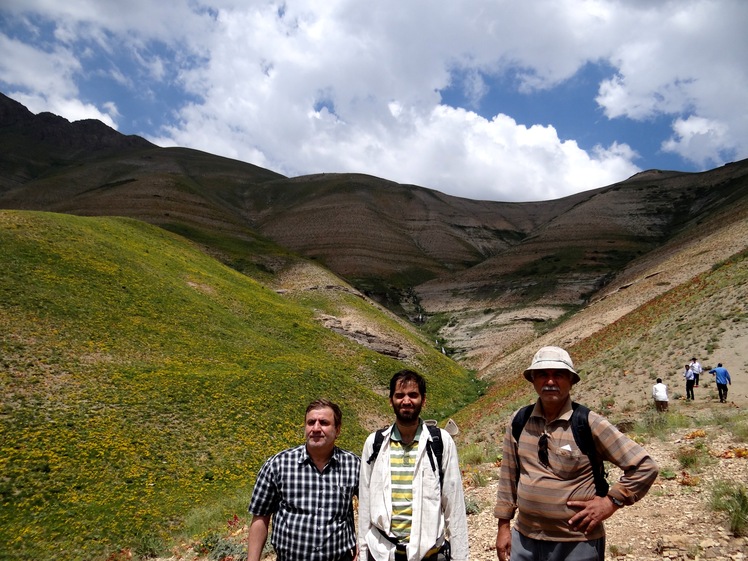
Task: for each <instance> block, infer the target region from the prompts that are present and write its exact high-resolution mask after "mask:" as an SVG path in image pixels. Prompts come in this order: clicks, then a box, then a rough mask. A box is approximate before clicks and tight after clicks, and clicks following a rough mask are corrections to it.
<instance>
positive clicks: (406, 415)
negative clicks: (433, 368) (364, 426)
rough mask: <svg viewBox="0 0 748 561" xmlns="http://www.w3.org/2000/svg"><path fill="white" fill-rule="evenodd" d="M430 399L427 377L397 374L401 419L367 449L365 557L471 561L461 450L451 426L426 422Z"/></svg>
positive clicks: (361, 539)
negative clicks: (423, 414)
mask: <svg viewBox="0 0 748 561" xmlns="http://www.w3.org/2000/svg"><path fill="white" fill-rule="evenodd" d="M425 402H426V382H425V381H424V379H423V377H422V376H420V375H419V374H417V373H416V372H413V371H411V370H401V371H400V372H398V373H397V374H395V375H394V376H393V377H392V380H390V404H391V405H392V409H393V411H394V413H395V424H394V425H392V426H390V427H388V428H387V429H384V430H382V431H377V432H374V433H372V434H370V435H369V437H368V438H367V439H366V443H365V444H364V450H363V454H362V461H361V476H360V480H359V510H358V515H359V518H358V524H359V528H358V544H359V561H367V560H374V561H424V560H425V561H441V560H442V559H444V558H445V555H447V556H449V558H451V559H453V560H454V561H466V560H467V559H468V538H467V520H466V515H465V498H464V494H463V489H462V476H461V473H460V465H459V460H458V457H457V448H456V447H455V444H454V441H453V440H452V437H451V436H450V435H449V434H448V433H447V432H446V431H444V430H441V429H438V428H436V427H428V426H427V425H426V424H425V423H424V422H423V421H422V420H421V418H420V413H421V408H422V407H423V405H424V403H425ZM432 431H433V432H432ZM440 459H441V465H439V460H440ZM450 552H451V553H450Z"/></svg>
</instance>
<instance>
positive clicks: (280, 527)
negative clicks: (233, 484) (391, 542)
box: [247, 399, 360, 561]
mask: <svg viewBox="0 0 748 561" xmlns="http://www.w3.org/2000/svg"><path fill="white" fill-rule="evenodd" d="M341 422H342V413H341V411H340V407H338V406H337V405H336V404H335V403H333V402H331V401H328V400H326V399H319V400H316V401H313V402H312V403H310V404H309V406H308V407H307V410H306V416H305V428H304V435H305V438H306V444H302V445H301V446H297V447H295V448H289V449H287V450H284V451H282V452H279V453H278V454H276V455H275V456H272V457H271V458H269V459H268V460H267V461H266V462H265V464H264V465H263V466H262V468H261V469H260V472H259V473H258V474H257V482H256V483H255V488H254V491H253V492H252V500H251V501H250V504H249V512H250V513H251V514H252V521H251V522H250V525H249V543H248V556H247V558H248V561H259V559H260V556H261V555H262V549H263V547H264V546H265V542H266V541H267V536H268V526H269V524H270V518H271V517H272V518H273V535H272V538H271V540H270V541H271V543H272V544H273V548H274V549H275V552H276V554H277V559H278V561H297V560H299V559H315V560H318V561H352V560H353V559H354V558H355V557H356V555H357V550H356V532H355V528H354V526H353V501H352V499H353V496H354V495H358V476H359V463H360V460H359V458H358V456H356V455H355V454H353V453H351V452H346V451H345V450H341V449H340V448H338V447H337V446H335V440H336V439H337V438H338V436H339V435H340V425H341Z"/></svg>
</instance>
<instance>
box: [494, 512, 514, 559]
mask: <svg viewBox="0 0 748 561" xmlns="http://www.w3.org/2000/svg"><path fill="white" fill-rule="evenodd" d="M509 522H510V521H509V520H503V519H502V520H499V530H498V532H497V533H496V556H497V557H498V558H499V561H509V557H510V556H511V555H512V531H511V529H510V527H509Z"/></svg>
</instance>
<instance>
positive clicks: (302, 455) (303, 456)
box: [298, 444, 340, 465]
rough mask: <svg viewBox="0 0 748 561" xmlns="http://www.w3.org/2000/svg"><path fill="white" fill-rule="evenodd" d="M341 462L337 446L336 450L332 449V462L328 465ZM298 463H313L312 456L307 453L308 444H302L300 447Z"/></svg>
mask: <svg viewBox="0 0 748 561" xmlns="http://www.w3.org/2000/svg"><path fill="white" fill-rule="evenodd" d="M339 461H340V448H338V447H337V446H335V448H333V449H332V456H331V457H330V461H329V462H328V465H330V464H332V463H336V462H339ZM298 463H299V464H304V463H307V464H311V463H313V462H312V458H311V456H310V455H309V453H308V452H307V451H306V444H302V445H301V446H299V456H298Z"/></svg>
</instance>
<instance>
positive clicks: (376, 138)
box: [0, 0, 748, 201]
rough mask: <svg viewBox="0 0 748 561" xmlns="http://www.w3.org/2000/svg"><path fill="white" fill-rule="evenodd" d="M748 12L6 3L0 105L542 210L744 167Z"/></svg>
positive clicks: (567, 0)
mask: <svg viewBox="0 0 748 561" xmlns="http://www.w3.org/2000/svg"><path fill="white" fill-rule="evenodd" d="M746 28H748V2H745V1H743V0H670V1H666V0H662V1H657V0H627V1H624V0H534V1H524V2H518V1H516V0H460V1H459V2H457V1H456V0H450V1H447V0H407V1H403V0H397V1H395V0H380V1H377V2H374V3H372V2H360V1H356V0H298V1H293V0H288V1H286V2H274V1H257V0H216V1H210V0H173V1H166V0H164V1H162V2H152V1H151V0H128V1H126V2H123V1H121V0H66V1H65V2H60V1H59V0H4V1H3V3H2V5H1V6H0V91H2V92H3V93H5V94H6V95H8V96H10V97H12V98H14V99H16V100H17V101H19V102H20V103H22V104H24V105H25V106H26V107H28V108H29V110H31V111H33V112H34V113H38V112H41V111H51V112H53V113H56V114H58V115H62V116H63V117H65V118H67V119H69V120H71V121H74V120H78V119H84V118H94V119H100V120H102V121H103V122H105V123H107V124H108V125H110V126H112V127H114V128H116V129H117V130H119V131H120V132H122V133H125V134H138V135H141V136H144V137H146V138H148V139H149V140H151V141H153V142H155V143H156V144H159V145H161V146H175V145H176V146H187V147H191V148H197V149H200V150H205V151H207V152H211V153H214V154H219V155H222V156H227V157H231V158H236V159H239V160H243V161H247V162H251V163H253V164H256V165H259V166H262V167H265V168H268V169H272V170H274V171H277V172H279V173H282V174H285V175H288V176H298V175H303V174H310V173H319V172H361V173H368V174H372V175H376V176H378V177H382V178H385V179H390V180H393V181H397V182H400V183H411V184H416V185H421V186H424V187H429V188H432V189H437V190H439V191H442V192H445V193H449V194H452V195H456V196H461V197H468V198H472V199H487V200H500V201H526V200H549V199H555V198H558V197H562V196H566V195H570V194H573V193H576V192H580V191H585V190H588V189H593V188H596V187H602V186H605V185H610V184H612V183H615V182H617V181H621V180H623V179H626V178H628V177H630V176H631V175H633V174H634V173H637V172H638V171H641V170H644V169H650V168H659V169H676V170H683V171H701V170H706V169H711V168H714V167H718V166H720V165H722V164H723V163H725V162H727V161H734V160H738V159H743V158H746V157H748V104H747V103H746V101H745V100H746V99H748V64H746V63H745V54H746V53H748V34H746V33H745V29H746Z"/></svg>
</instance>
